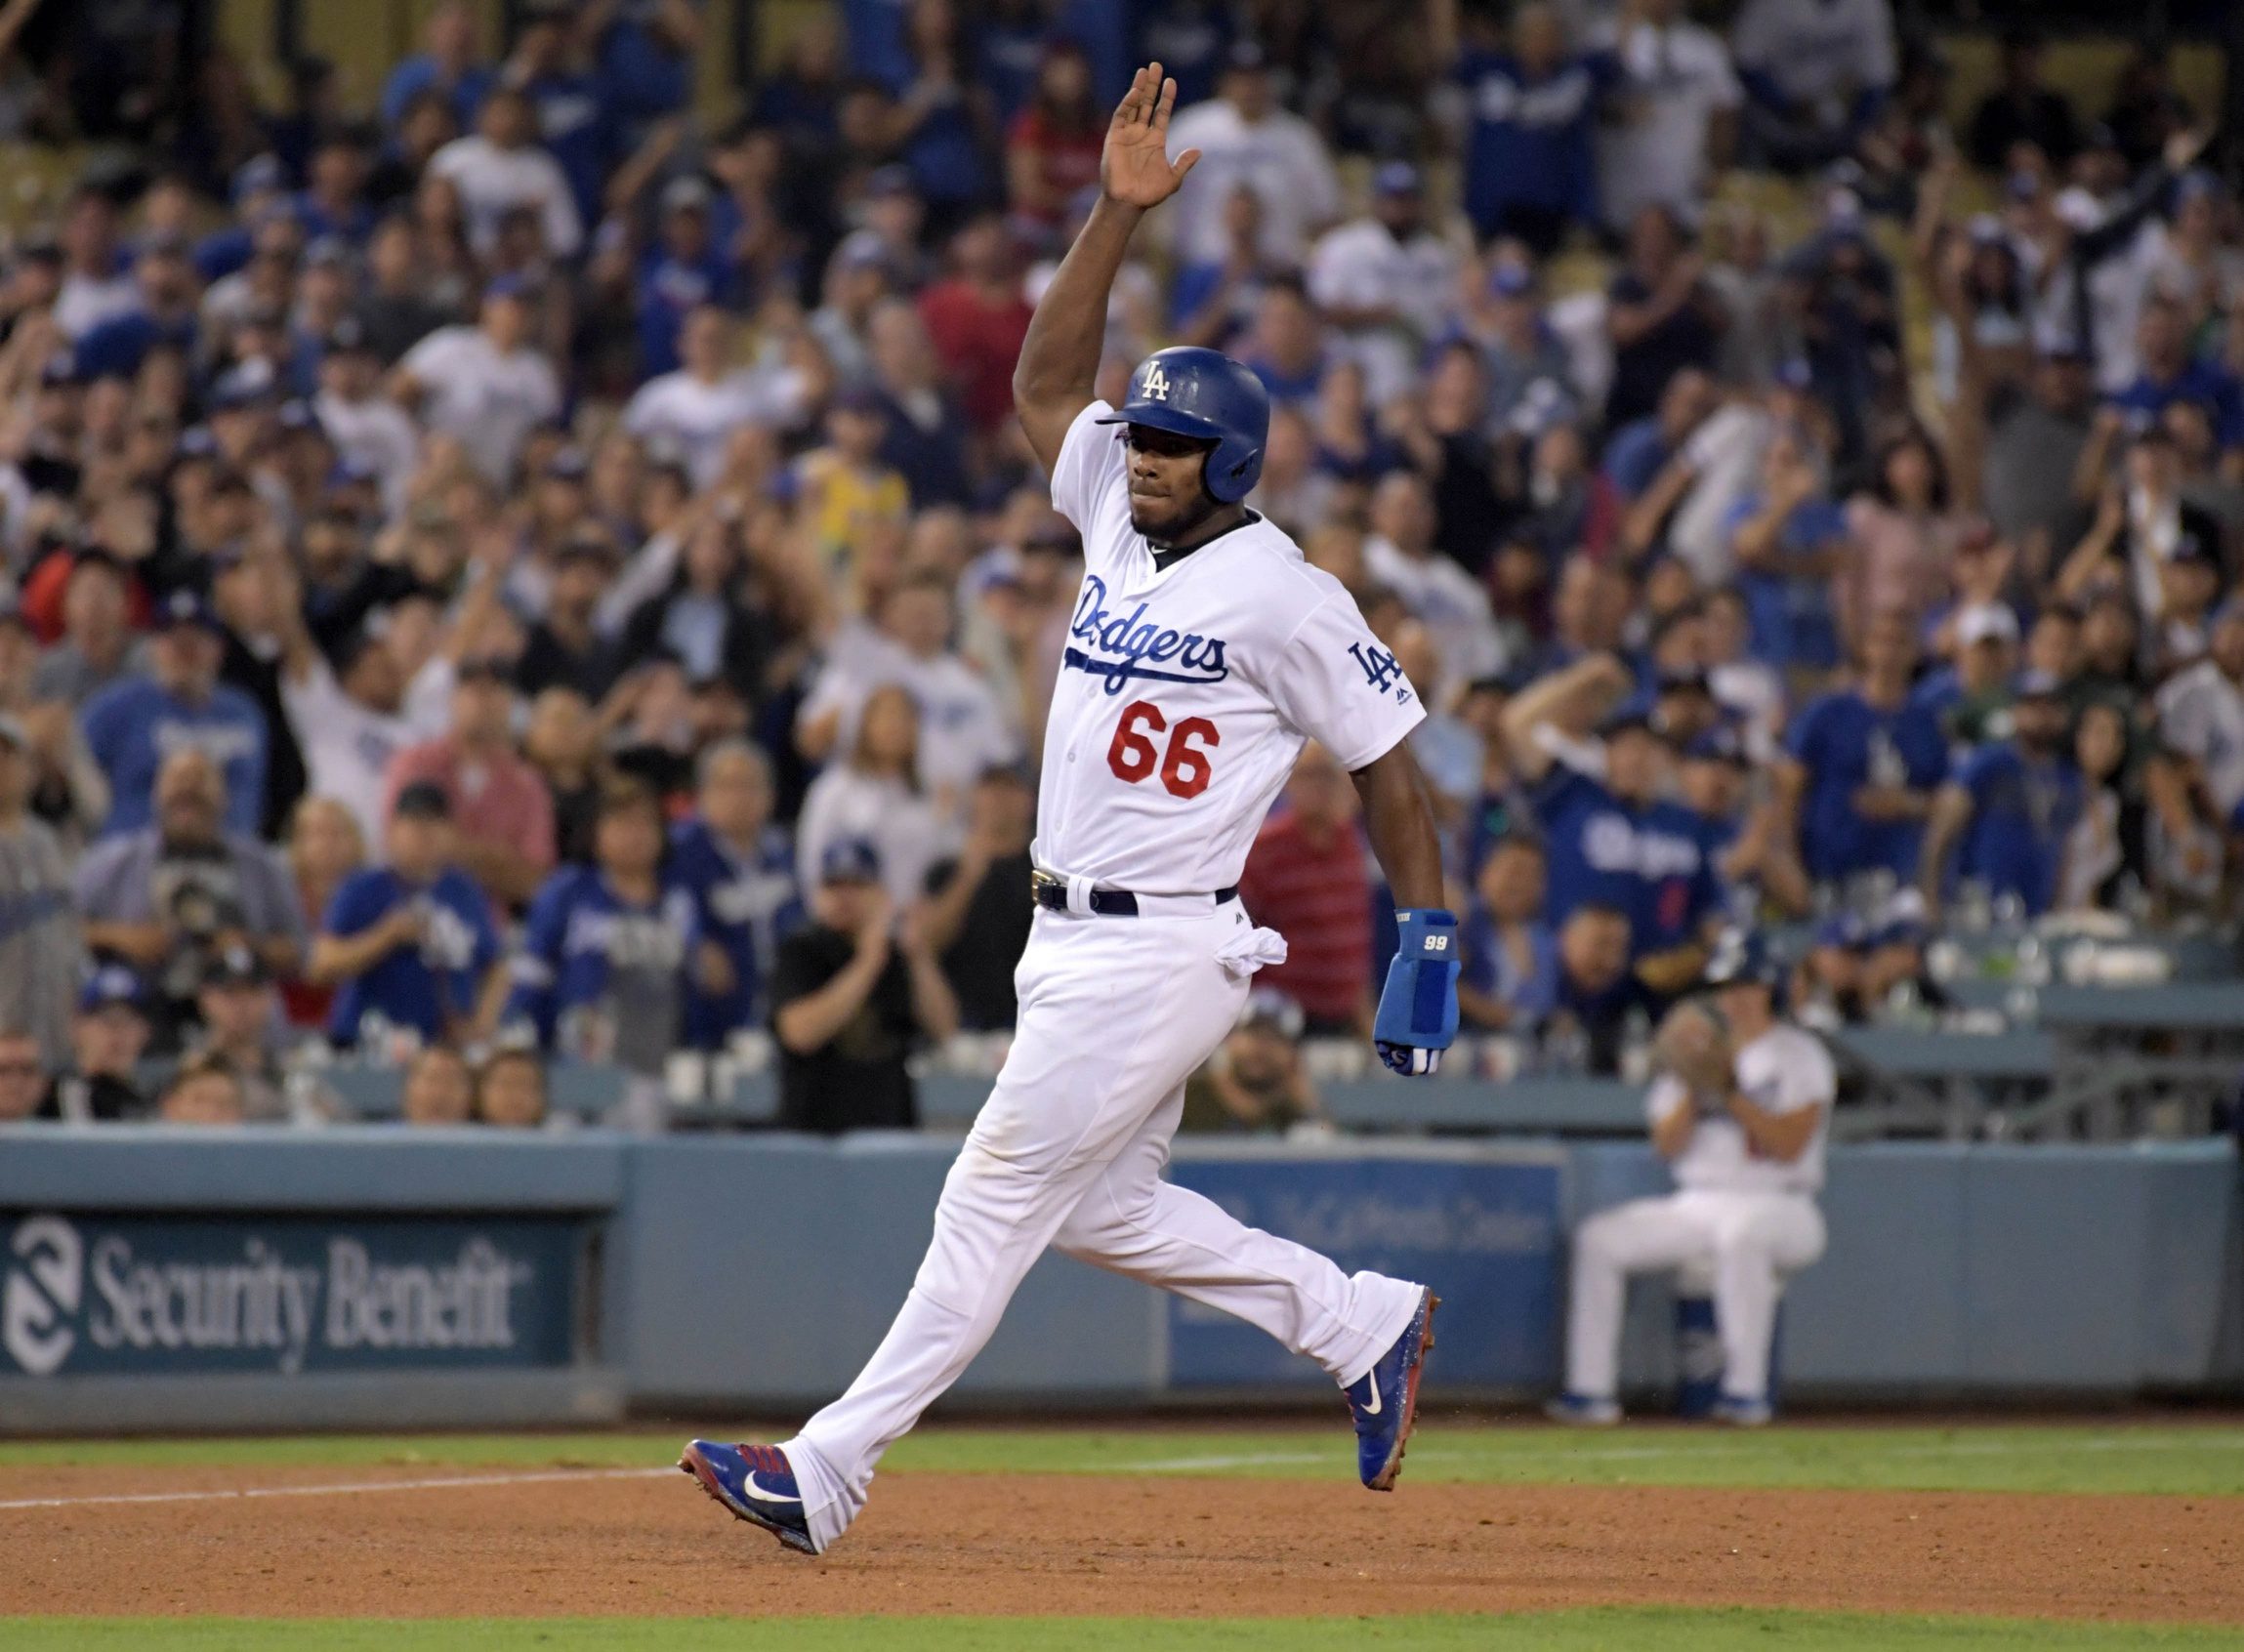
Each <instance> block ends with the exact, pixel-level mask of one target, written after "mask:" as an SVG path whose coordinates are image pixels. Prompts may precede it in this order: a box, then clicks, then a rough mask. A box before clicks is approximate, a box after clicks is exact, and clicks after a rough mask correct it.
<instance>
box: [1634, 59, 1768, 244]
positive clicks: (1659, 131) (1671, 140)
mask: <svg viewBox="0 0 2244 1652" xmlns="http://www.w3.org/2000/svg"><path fill="white" fill-rule="evenodd" d="M1600 44H1601V45H1604V46H1607V47H1609V48H1610V49H1611V50H1612V52H1613V53H1614V55H1615V56H1616V57H1618V58H1619V60H1620V62H1621V68H1622V71H1623V73H1624V74H1625V75H1626V76H1627V80H1626V82H1625V84H1626V86H1627V89H1628V91H1629V92H1630V94H1632V95H1633V96H1634V97H1635V98H1636V99H1637V100H1638V101H1639V103H1638V106H1639V107H1640V108H1641V110H1642V113H1641V117H1640V118H1639V119H1637V120H1635V121H1633V122H1632V123H1631V124H1629V125H1626V126H1612V127H1605V128H1601V129H1600V131H1599V134H1598V188H1599V192H1600V194H1601V196H1602V197H1603V200H1604V211H1605V222H1606V223H1607V224H1610V225H1612V226H1614V227H1616V228H1623V229H1625V228H1627V227H1628V225H1629V222H1630V220H1632V219H1634V218H1635V217H1636V215H1637V214H1638V212H1639V211H1641V209H1642V208H1644V207H1647V206H1650V205H1652V204H1654V203H1655V202H1656V203H1658V204H1660V205H1662V206H1671V207H1685V208H1687V207H1692V206H1695V205H1696V204H1697V202H1698V199H1699V196H1700V194H1701V193H1702V192H1703V191H1704V189H1705V187H1706V134H1707V124H1708V122H1709V121H1711V120H1712V119H1713V118H1714V116H1715V115H1716V114H1717V113H1718V112H1720V111H1721V110H1724V109H1734V108H1736V107H1737V106H1738V104H1739V103H1743V102H1744V101H1745V93H1744V91H1743V90H1742V89H1741V88H1740V87H1739V86H1738V83H1737V76H1736V74H1735V73H1733V72H1732V71H1731V69H1730V66H1729V49H1728V48H1727V47H1726V46H1725V45H1723V43H1722V39H1721V37H1720V36H1718V35H1717V34H1715V33H1714V32H1713V31H1712V30H1711V29H1704V28H1701V27H1699V26H1698V24H1696V23H1691V22H1675V23H1670V24H1668V25H1667V26H1666V27H1664V28H1655V27H1654V26H1652V25H1651V24H1650V23H1644V22H1639V23H1632V24H1630V25H1629V27H1628V28H1627V30H1626V31H1625V32H1623V33H1621V34H1620V36H1619V38H1617V39H1616V38H1615V37H1614V33H1613V31H1611V30H1607V31H1606V32H1605V34H1604V37H1603V38H1602V40H1601V41H1600Z"/></svg>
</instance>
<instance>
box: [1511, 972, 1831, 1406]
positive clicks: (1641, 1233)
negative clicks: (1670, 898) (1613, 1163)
mask: <svg viewBox="0 0 2244 1652" xmlns="http://www.w3.org/2000/svg"><path fill="white" fill-rule="evenodd" d="M1781 973H1782V971H1781V967H1780V966H1779V964H1778V963H1777V961H1776V960H1775V959H1774V958H1773V957H1771V956H1770V955H1769V953H1768V950H1767V948H1766V946H1765V945H1764V943H1763V942H1762V940H1761V938H1760V937H1759V936H1758V935H1750V934H1746V933H1743V932H1741V931H1737V930H1731V931H1729V932H1728V933H1726V934H1725V935H1724V936H1723V937H1722V939H1721V941H1720V942H1719V944H1718V945H1717V946H1716V948H1715V952H1714V956H1713V958H1712V960H1711V961H1710V962H1709V964H1708V965H1707V970H1706V975H1705V985H1706V987H1707V989H1708V990H1707V991H1706V992H1705V993H1704V994H1703V995H1701V996H1699V997H1694V998H1691V999H1687V1000H1685V1001H1684V1002H1683V1004H1681V1005H1679V1006H1677V1008H1676V1009H1675V1011H1674V1012H1671V1014H1670V1015H1669V1017H1668V1019H1667V1021H1666V1022H1664V1023H1663V1024H1662V1026H1661V1028H1660V1035H1659V1040H1658V1054H1659V1059H1660V1063H1661V1066H1662V1068H1663V1071H1662V1072H1661V1074H1660V1076H1659V1077H1658V1078H1657V1079H1656V1080H1654V1081H1653V1083H1652V1087H1651V1089H1650V1091H1649V1093H1648V1094H1646V1096H1645V1107H1646V1110H1647V1111H1648V1112H1649V1113H1650V1115H1651V1125H1652V1144H1653V1145H1654V1146H1655V1147H1657V1148H1658V1149H1659V1151H1660V1154H1661V1156H1662V1157H1664V1158H1666V1159H1667V1160H1668V1161H1669V1163H1670V1164H1671V1165H1673V1166H1674V1169H1675V1178H1676V1187H1677V1190H1676V1191H1675V1192H1674V1193H1671V1194H1669V1195H1667V1196H1666V1197H1665V1198H1660V1199H1636V1200H1632V1201H1631V1202H1630V1203H1628V1204H1625V1205H1622V1206H1620V1207H1618V1208H1617V1209H1614V1210H1609V1211H1603V1212H1600V1214H1598V1215H1597V1216H1594V1217H1592V1218H1590V1219H1589V1220H1588V1221H1585V1222H1584V1223H1582V1225H1581V1227H1580V1228H1579V1229H1578V1230H1577V1231H1576V1232H1575V1234H1574V1277H1573V1308H1572V1312H1571V1313H1570V1314H1569V1316H1568V1319H1567V1325H1566V1392H1565V1393H1564V1394H1563V1395H1562V1396H1561V1397H1560V1398H1558V1399H1557V1400H1555V1401H1553V1402H1552V1405H1551V1407H1550V1412H1551V1415H1552V1416H1553V1417H1555V1418H1557V1419H1558V1421H1560V1422H1564V1423H1583V1424H1606V1423H1617V1422H1619V1421H1620V1418H1621V1408H1620V1406H1619V1405H1618V1404H1617V1403H1616V1402H1615V1401H1614V1398H1613V1394H1614V1389H1615V1387H1616V1385H1617V1381H1618V1373H1617V1369H1616V1368H1617V1366H1618V1364H1619V1359H1620V1341H1621V1307H1622V1302H1623V1300H1624V1295H1625V1293H1626V1291H1627V1288H1628V1276H1629V1275H1630V1274H1632V1273H1651V1272H1656V1271H1661V1270H1686V1271H1688V1272H1689V1273H1691V1274H1693V1275H1695V1276H1698V1277H1701V1278H1706V1279H1711V1280H1712V1281H1713V1284H1714V1312H1715V1322H1716V1326H1717V1328H1718V1330H1719V1331H1720V1332H1721V1336H1722V1356H1723V1379H1722V1398H1721V1399H1720V1400H1719V1401H1718V1402H1717V1404H1716V1408H1715V1415H1716V1416H1717V1417H1719V1418H1721V1419H1723V1420H1724V1421H1725V1422H1728V1423H1734V1424H1739V1425H1747V1426H1752V1425H1759V1424H1763V1423H1766V1422H1767V1421H1768V1419H1769V1415H1770V1413H1769V1405H1768V1343H1769V1339H1770V1337H1771V1336H1772V1335H1774V1332H1775V1325H1776V1299H1777V1295H1778V1293H1779V1292H1780V1291H1781V1290H1782V1288H1783V1282H1784V1280H1785V1279H1786V1278H1787V1277H1788V1276H1789V1275H1791V1274H1794V1273H1797V1272H1799V1271H1800V1270H1801V1269H1802V1268H1804V1267H1807V1266H1808V1264H1809V1263H1810V1262H1812V1261H1814V1260H1815V1259H1816V1258H1817V1257H1819V1256H1821V1255H1822V1254H1823V1215H1822V1213H1821V1212H1820V1211H1818V1210H1817V1209H1816V1208H1815V1193H1816V1190H1817V1189H1818V1188H1819V1187H1821V1186H1822V1185H1823V1137H1824V1132H1825V1129H1826V1127H1827V1126H1828V1124H1829V1122H1830V1117H1831V1102H1832V1098H1833V1096H1834V1095H1835V1094H1836V1093H1837V1075H1836V1073H1835V1072H1834V1070H1833V1068H1832V1064H1831V1056H1830V1054H1829V1053H1828V1052H1826V1051H1825V1050H1824V1048H1823V1046H1822V1044H1821V1043H1820V1042H1819V1041H1818V1040H1817V1039H1816V1038H1815V1036H1814V1035H1813V1034H1812V1033H1808V1032H1805V1031H1803V1030H1802V1029H1801V1028H1799V1027H1797V1026H1794V1025H1792V1024H1791V1023H1790V1022H1788V1021H1784V1020H1781V1019H1779V1018H1778V1015H1777V983H1778V981H1779V979H1780V977H1781Z"/></svg>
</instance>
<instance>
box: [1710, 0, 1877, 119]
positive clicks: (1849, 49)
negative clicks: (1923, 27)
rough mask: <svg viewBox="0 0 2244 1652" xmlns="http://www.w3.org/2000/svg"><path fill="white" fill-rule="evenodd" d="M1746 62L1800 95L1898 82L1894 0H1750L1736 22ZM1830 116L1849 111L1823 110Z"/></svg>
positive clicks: (1734, 43) (1811, 99) (1822, 95)
mask: <svg viewBox="0 0 2244 1652" xmlns="http://www.w3.org/2000/svg"><path fill="white" fill-rule="evenodd" d="M1729 43H1730V49H1731V50H1732V51H1733V52H1734V53H1735V54H1736V55H1737V62H1738V66H1739V67H1741V68H1748V69H1758V70H1760V71H1761V72H1762V73H1764V74H1766V75H1767V76H1768V77H1769V79H1770V80H1772V81H1774V82H1775V83H1776V87H1777V90H1778V91H1780V92H1782V93H1783V94H1784V95H1785V96H1786V97H1787V98H1790V99H1791V100H1793V102H1795V103H1810V104H1812V103H1822V102H1823V101H1825V100H1827V99H1836V98H1842V97H1845V96H1847V95H1849V94H1850V93H1853V92H1859V91H1864V90H1867V89H1868V88H1871V87H1884V86H1891V85H1892V84H1893V80H1894V77H1895V74H1896V73H1897V69H1896V66H1895V60H1894V49H1893V11H1892V8H1891V6H1890V5H1888V4H1887V0H1746V5H1745V9H1744V10H1743V11H1741V12H1739V13H1738V15H1737V21H1736V22H1735V23H1734V24H1732V25H1731V28H1730V36H1729ZM1823 112H1824V114H1825V117H1826V120H1827V122H1829V123H1831V124H1836V120H1835V119H1834V118H1833V117H1836V116H1838V115H1841V114H1844V113H1845V111H1844V110H1843V109H1839V108H1827V109H1826V110H1824V111H1823Z"/></svg>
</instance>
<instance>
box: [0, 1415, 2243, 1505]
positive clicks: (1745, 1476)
mask: <svg viewBox="0 0 2244 1652" xmlns="http://www.w3.org/2000/svg"><path fill="white" fill-rule="evenodd" d="M681 1437H682V1434H681V1431H679V1430H663V1431H661V1432H630V1433H605V1434H513V1435H355V1434H337V1435H315V1436H310V1437H280V1438H271V1439H191V1440H104V1441H72V1440H53V1441H28V1442H14V1443H0V1470H4V1469H7V1468H10V1467H19V1466H62V1465H72V1464H89V1465H100V1464H112V1465H116V1464H131V1465H134V1466H141V1467H150V1466H238V1467H244V1468H254V1467H258V1466H271V1465H287V1466H324V1467H332V1468H336V1469H350V1468H354V1467H365V1466H374V1465H404V1466H427V1467H431V1468H437V1469H450V1468H460V1469H468V1468H500V1467H519V1468H529V1467H555V1466H563V1467H573V1466H583V1467H613V1466H634V1465H644V1466H658V1465H661V1464H664V1463H668V1462H671V1461H674V1460H675V1456H676V1452H677V1449H678V1445H679V1441H680V1439H681ZM1351 1445H1352V1442H1351V1438H1350V1436H1349V1434H1348V1432H1347V1430H1346V1427H1345V1425H1343V1424H1342V1423H1341V1421H1340V1420H1339V1419H1337V1418H1336V1419H1335V1421H1334V1425H1333V1426H1330V1427H1302V1426H1296V1427H1284V1428H1258V1429H1254V1430H1223V1429H1192V1428H1175V1429H1171V1428H1161V1429H1118V1430H1101V1429H1092V1428H1041V1427H1040V1428H1013V1429H1000V1428H977V1427H948V1428H941V1427H938V1428H927V1429H922V1430H920V1431H919V1432H917V1433H914V1434H912V1435H910V1436H908V1437H906V1438H905V1439H904V1440H903V1441H902V1442H901V1443H899V1444H898V1445H897V1446H896V1448H895V1450H894V1451H893V1453H892V1454H891V1456H890V1457H889V1458H888V1459H887V1460H886V1461H885V1462H884V1463H883V1465H882V1470H883V1472H888V1471H890V1470H894V1471H897V1472H903V1473H909V1472H911V1471H913V1470H921V1471H928V1470H941V1471H946V1472H953V1473H1123V1474H1142V1473H1157V1474H1184V1475H1190V1474H1210V1475H1224V1476H1232V1475H1242V1476H1251V1477H1257V1478H1271V1479H1320V1480H1321V1479H1330V1478H1335V1477H1340V1476H1345V1475H1347V1474H1348V1473H1350V1472H1351V1463H1352V1451H1351ZM1410 1476H1411V1478H1412V1480H1413V1481H1415V1482H1419V1483H1427V1482H1439V1481H1452V1482H1476V1483H1482V1484H1510V1485H1567V1484H1573V1485H1670V1486H1787V1487H1792V1486H1814V1487H1832V1488H1839V1489H1847V1488H1857V1487H1859V1488H1884V1489H1898V1490H1917V1491H2017V1492H2061V1491H2075V1492H2161V1493H2170V1494H2177V1495H2185V1496H2227V1497H2234V1496H2244V1427H2235V1426H2222V1425H2201V1426H2172V1425H2124V1424H2110V1425H2096V1424H2049V1425H1996V1426H1984V1427H1981V1426H1964V1427H1947V1428H1928V1427H1906V1426H1894V1427H1838V1426H1831V1427H1824V1426H1817V1425H1805V1426H1788V1427H1777V1428H1771V1429H1766V1430H1764V1431H1759V1432H1754V1433H1735V1432H1724V1431H1720V1430H1713V1429H1704V1428H1683V1427H1665V1426H1651V1427H1630V1428H1621V1429H1616V1430H1609V1431H1602V1432H1596V1433H1570V1432H1565V1431H1561V1430H1558V1429H1553V1428H1547V1427H1543V1426H1540V1425H1526V1424H1520V1425H1508V1426H1507V1425H1498V1426H1490V1425H1484V1424H1475V1425H1445V1424H1444V1423H1442V1421H1441V1420H1440V1419H1439V1418H1438V1417H1435V1418H1432V1419H1430V1420H1429V1421H1428V1422H1427V1424H1426V1425H1425V1427H1424V1430H1423V1431H1422V1432H1421V1433H1420V1435H1419V1436H1418V1439H1417V1440H1416V1441H1415V1442H1414V1443H1413V1444H1412V1446H1411V1449H1410Z"/></svg>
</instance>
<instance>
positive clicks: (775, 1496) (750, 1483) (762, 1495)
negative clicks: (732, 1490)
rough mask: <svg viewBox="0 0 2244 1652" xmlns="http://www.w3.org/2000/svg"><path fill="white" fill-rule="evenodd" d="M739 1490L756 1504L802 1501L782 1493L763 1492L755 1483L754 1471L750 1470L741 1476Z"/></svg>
mask: <svg viewBox="0 0 2244 1652" xmlns="http://www.w3.org/2000/svg"><path fill="white" fill-rule="evenodd" d="M740 1490H741V1493H742V1494H743V1495H744V1496H747V1497H752V1498H754V1499H755V1500H756V1501H757V1502H758V1503H800V1502H802V1501H803V1500H802V1499H801V1498H799V1497H789V1496H787V1495H786V1494H785V1493H784V1492H768V1491H766V1490H764V1488H763V1487H761V1486H759V1485H758V1484H757V1483H756V1471H755V1470H754V1469H750V1470H749V1471H748V1472H747V1473H745V1474H743V1475H741V1477H740Z"/></svg>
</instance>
